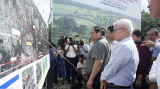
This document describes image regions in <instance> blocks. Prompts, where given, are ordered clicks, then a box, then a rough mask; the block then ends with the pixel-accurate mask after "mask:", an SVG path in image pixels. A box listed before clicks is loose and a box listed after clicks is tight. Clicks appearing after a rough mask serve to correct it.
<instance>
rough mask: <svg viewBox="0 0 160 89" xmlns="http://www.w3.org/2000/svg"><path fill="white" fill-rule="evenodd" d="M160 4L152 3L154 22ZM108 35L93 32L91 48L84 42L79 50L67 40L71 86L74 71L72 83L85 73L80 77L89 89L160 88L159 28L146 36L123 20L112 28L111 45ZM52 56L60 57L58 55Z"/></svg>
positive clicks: (159, 13)
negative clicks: (78, 74)
mask: <svg viewBox="0 0 160 89" xmlns="http://www.w3.org/2000/svg"><path fill="white" fill-rule="evenodd" d="M159 3H160V0H149V5H148V8H149V10H150V13H151V16H152V17H153V18H158V17H160V5H159ZM105 34H106V30H105V29H104V28H103V27H100V26H94V27H93V28H92V30H91V32H90V36H91V39H90V40H91V42H90V46H89V47H88V46H87V45H85V43H84V39H81V40H80V43H81V44H82V45H78V46H77V45H73V44H72V39H70V40H69V38H66V39H65V40H66V45H65V50H64V55H65V57H66V59H67V61H66V62H65V67H66V79H67V82H68V83H70V82H71V80H70V73H71V72H70V69H72V83H74V81H75V76H76V70H77V71H81V73H80V75H81V74H83V78H84V79H86V81H87V83H86V85H87V88H88V89H133V88H135V89H158V88H160V76H159V75H160V72H159V67H160V66H159V65H158V64H159V63H160V61H159V60H160V55H159V53H160V43H159V42H158V41H157V37H158V30H157V29H156V28H150V29H148V31H147V33H146V36H144V35H143V33H142V32H141V31H140V30H138V29H135V30H134V29H133V25H132V22H131V21H130V20H128V19H120V20H118V21H116V22H114V23H113V26H109V27H108V29H107V38H108V41H107V40H106V37H105ZM52 52H53V53H52V54H53V56H54V55H55V57H56V55H57V54H56V52H55V53H54V51H53V50H52ZM58 53H59V52H58ZM78 59H79V62H78ZM84 60H85V61H84ZM76 66H77V68H75V67H76ZM81 77H82V75H81ZM78 81H79V82H81V81H82V80H81V79H78Z"/></svg>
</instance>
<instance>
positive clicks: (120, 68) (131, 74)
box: [101, 37, 139, 86]
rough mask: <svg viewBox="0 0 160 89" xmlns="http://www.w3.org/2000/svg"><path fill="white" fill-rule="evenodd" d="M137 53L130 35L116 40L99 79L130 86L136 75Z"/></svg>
mask: <svg viewBox="0 0 160 89" xmlns="http://www.w3.org/2000/svg"><path fill="white" fill-rule="evenodd" d="M138 62H139V54H138V50H137V48H136V45H135V43H134V42H133V39H132V37H127V38H125V39H123V40H122V41H120V42H118V43H117V45H116V46H115V48H114V49H113V50H112V53H111V58H110V60H109V62H108V64H107V65H106V66H105V68H104V70H103V72H102V73H101V80H102V81H106V82H107V83H113V84H114V85H119V86H130V85H132V84H133V82H134V80H135V77H136V69H137V66H138Z"/></svg>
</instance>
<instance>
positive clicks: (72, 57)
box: [65, 38, 77, 83]
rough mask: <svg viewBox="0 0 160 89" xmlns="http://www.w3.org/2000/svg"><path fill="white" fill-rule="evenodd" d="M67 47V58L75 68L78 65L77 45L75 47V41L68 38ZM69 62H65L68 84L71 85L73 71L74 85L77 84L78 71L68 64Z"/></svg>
mask: <svg viewBox="0 0 160 89" xmlns="http://www.w3.org/2000/svg"><path fill="white" fill-rule="evenodd" d="M65 40H66V43H67V44H66V45H65V53H66V58H67V60H68V61H69V62H71V63H72V64H73V65H74V66H76V65H77V60H76V56H77V45H74V43H73V39H70V40H69V39H68V38H66V39H65ZM68 61H66V62H65V67H66V78H67V83H70V71H71V70H70V69H72V83H74V82H75V77H76V71H75V69H74V67H73V66H71V64H69V63H68Z"/></svg>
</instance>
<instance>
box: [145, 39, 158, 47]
mask: <svg viewBox="0 0 160 89" xmlns="http://www.w3.org/2000/svg"><path fill="white" fill-rule="evenodd" d="M143 43H144V45H146V46H148V47H150V46H155V43H154V42H153V41H150V40H147V41H143Z"/></svg>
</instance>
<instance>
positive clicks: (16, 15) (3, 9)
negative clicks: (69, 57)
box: [0, 0, 50, 89]
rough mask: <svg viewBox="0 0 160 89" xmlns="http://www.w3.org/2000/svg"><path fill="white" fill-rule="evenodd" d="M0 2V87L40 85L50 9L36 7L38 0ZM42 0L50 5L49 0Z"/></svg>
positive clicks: (45, 72)
mask: <svg viewBox="0 0 160 89" xmlns="http://www.w3.org/2000/svg"><path fill="white" fill-rule="evenodd" d="M43 1H44V0H43ZM0 2H1V3H0V81H1V82H0V89H6V88H14V89H28V87H30V89H31V88H32V89H33V88H35V87H38V88H39V89H40V88H41V87H42V85H43V81H44V78H45V76H46V74H47V71H48V69H49V66H50V65H49V57H48V44H47V42H46V39H47V38H48V30H47V19H48V18H49V14H50V12H48V9H47V11H45V9H43V7H38V6H39V3H41V2H42V0H41V1H39V2H38V3H36V4H35V2H36V0H0ZM45 2H46V3H48V2H49V5H47V8H50V0H45ZM45 2H42V3H45ZM45 5H46V4H45ZM41 9H42V10H43V13H42V12H41ZM44 13H46V14H47V15H44ZM44 62H45V65H46V66H45V67H43V65H44ZM47 63H48V64H47ZM42 71H44V72H42Z"/></svg>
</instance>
